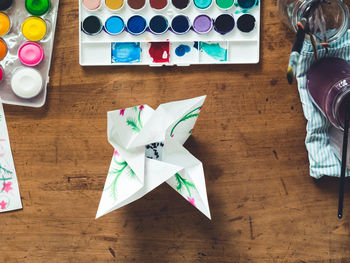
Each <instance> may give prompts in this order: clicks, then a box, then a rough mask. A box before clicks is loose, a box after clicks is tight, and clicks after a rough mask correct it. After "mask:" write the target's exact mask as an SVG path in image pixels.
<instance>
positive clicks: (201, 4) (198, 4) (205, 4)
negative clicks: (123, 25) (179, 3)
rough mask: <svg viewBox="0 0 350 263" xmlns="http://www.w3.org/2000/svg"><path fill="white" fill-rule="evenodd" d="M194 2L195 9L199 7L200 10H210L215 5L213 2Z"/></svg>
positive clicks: (195, 0) (200, 0)
mask: <svg viewBox="0 0 350 263" xmlns="http://www.w3.org/2000/svg"><path fill="white" fill-rule="evenodd" d="M193 2H194V5H195V7H197V8H198V9H200V10H205V9H208V8H209V7H210V6H211V5H212V3H213V1H212V0H194V1H193Z"/></svg>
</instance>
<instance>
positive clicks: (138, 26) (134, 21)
mask: <svg viewBox="0 0 350 263" xmlns="http://www.w3.org/2000/svg"><path fill="white" fill-rule="evenodd" d="M126 27H127V30H128V32H129V33H130V34H132V35H141V34H142V33H143V32H145V30H146V28H147V22H146V19H145V18H144V17H142V16H140V15H134V16H132V17H130V18H129V20H128V23H127V24H126Z"/></svg>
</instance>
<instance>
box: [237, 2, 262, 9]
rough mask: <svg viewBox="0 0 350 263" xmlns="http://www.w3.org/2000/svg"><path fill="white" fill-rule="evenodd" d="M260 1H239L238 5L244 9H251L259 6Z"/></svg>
mask: <svg viewBox="0 0 350 263" xmlns="http://www.w3.org/2000/svg"><path fill="white" fill-rule="evenodd" d="M257 2H258V0H238V1H237V4H238V6H239V7H240V8H242V9H246V10H248V9H251V8H253V7H254V6H255V5H256V4H257Z"/></svg>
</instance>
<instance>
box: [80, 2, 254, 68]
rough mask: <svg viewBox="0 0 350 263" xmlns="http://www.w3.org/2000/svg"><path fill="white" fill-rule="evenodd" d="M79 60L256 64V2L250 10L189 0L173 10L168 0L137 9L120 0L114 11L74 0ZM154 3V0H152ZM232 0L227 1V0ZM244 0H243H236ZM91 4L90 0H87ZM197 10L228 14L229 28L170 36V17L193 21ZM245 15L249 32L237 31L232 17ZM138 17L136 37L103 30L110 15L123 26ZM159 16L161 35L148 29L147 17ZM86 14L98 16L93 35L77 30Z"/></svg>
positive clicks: (86, 62)
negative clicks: (250, 22) (141, 25)
mask: <svg viewBox="0 0 350 263" xmlns="http://www.w3.org/2000/svg"><path fill="white" fill-rule="evenodd" d="M79 1H80V2H79V21H80V22H79V61H80V65H82V66H93V65H101V66H102V65H114V66H119V65H151V66H161V65H180V66H187V65H191V64H248V63H258V62H259V34H260V3H259V1H258V0H256V2H255V3H254V6H253V7H252V8H242V7H240V6H239V5H238V0H234V1H235V2H233V4H232V6H231V7H230V8H228V9H227V10H223V9H222V8H219V7H218V4H217V1H220V0H212V4H211V5H210V7H209V8H207V9H200V8H198V7H197V6H196V4H195V2H196V1H199V0H190V2H189V5H188V7H187V8H185V9H183V10H179V9H178V8H175V6H174V5H173V4H172V2H173V1H174V0H168V4H167V6H166V7H165V8H164V9H163V10H156V9H154V8H152V7H151V6H150V4H151V1H157V0H146V2H145V5H144V7H143V8H141V9H140V10H133V9H132V8H130V6H129V5H128V1H133V0H124V2H123V6H122V7H121V8H120V9H118V10H115V11H112V10H110V9H109V8H108V7H107V5H106V2H105V1H111V0H101V1H100V2H101V3H100V5H99V6H95V7H93V8H92V9H93V10H89V9H88V8H86V5H85V2H84V4H83V1H88V0H79ZM158 1H159V0H158ZM232 1H233V0H232ZM240 1H245V0H240ZM92 2H96V1H95V0H92ZM97 2H98V1H97ZM201 14H205V15H207V16H209V17H210V18H211V19H212V20H215V19H216V18H217V17H219V16H220V15H223V14H228V15H231V16H233V18H234V21H235V26H234V28H233V30H232V31H231V32H229V33H226V34H220V33H218V32H217V31H216V30H215V29H214V28H213V29H211V30H210V32H208V33H206V34H198V33H197V32H195V30H194V27H191V28H190V30H189V31H188V32H187V33H185V34H176V33H174V32H173V31H172V28H171V21H172V19H173V18H174V17H175V16H177V15H184V16H187V17H188V18H189V20H190V24H191V25H193V22H194V20H195V18H196V17H197V16H199V15H201ZM247 14H248V15H251V16H253V19H255V24H254V26H253V29H252V30H250V32H243V31H242V30H240V29H239V28H238V26H237V21H238V19H239V18H240V17H241V16H243V15H247ZM135 15H139V16H142V17H144V18H145V20H146V23H147V29H146V31H145V32H143V33H142V34H140V35H133V34H131V33H130V32H128V28H127V27H126V29H125V30H124V31H123V32H121V33H120V34H117V35H111V34H109V33H107V30H106V25H105V23H106V21H107V19H108V18H110V17H111V16H118V17H120V18H121V19H122V20H123V21H124V24H125V25H127V23H128V20H129V19H130V17H132V16H135ZM156 15H162V16H164V17H165V18H166V19H167V20H168V24H169V30H167V31H166V32H165V33H164V34H159V35H156V34H154V33H152V32H151V31H150V29H149V24H150V21H151V18H152V17H154V16H156ZM89 16H94V17H98V18H99V20H100V22H101V25H102V27H101V31H100V32H99V33H98V34H92V35H91V34H90V33H91V32H88V33H89V34H87V33H86V32H84V31H83V22H84V21H85V19H86V18H87V17H89Z"/></svg>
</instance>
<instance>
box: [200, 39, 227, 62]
mask: <svg viewBox="0 0 350 263" xmlns="http://www.w3.org/2000/svg"><path fill="white" fill-rule="evenodd" d="M200 51H202V52H203V51H204V52H205V53H207V54H208V55H209V56H210V57H212V58H213V59H215V60H218V61H227V49H226V48H222V47H220V45H219V43H212V44H211V43H206V42H200Z"/></svg>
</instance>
